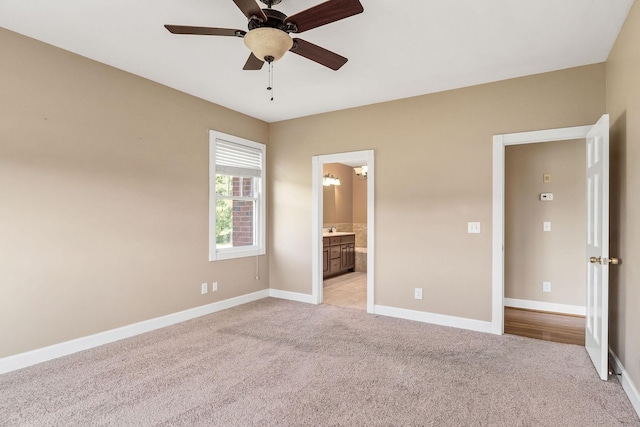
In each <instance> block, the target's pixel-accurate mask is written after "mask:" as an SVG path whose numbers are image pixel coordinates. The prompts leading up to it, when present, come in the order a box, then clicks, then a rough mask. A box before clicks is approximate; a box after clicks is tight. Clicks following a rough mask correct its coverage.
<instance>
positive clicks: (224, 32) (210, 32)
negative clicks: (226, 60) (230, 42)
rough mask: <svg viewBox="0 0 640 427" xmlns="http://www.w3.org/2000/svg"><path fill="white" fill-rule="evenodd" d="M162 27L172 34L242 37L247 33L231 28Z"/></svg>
mask: <svg viewBox="0 0 640 427" xmlns="http://www.w3.org/2000/svg"><path fill="white" fill-rule="evenodd" d="M164 27H165V28H166V29H167V30H169V32H171V33H173V34H197V35H203V36H231V37H244V35H245V34H246V33H247V32H246V31H242V30H234V29H232V28H212V27H190V26H187V25H165V26H164Z"/></svg>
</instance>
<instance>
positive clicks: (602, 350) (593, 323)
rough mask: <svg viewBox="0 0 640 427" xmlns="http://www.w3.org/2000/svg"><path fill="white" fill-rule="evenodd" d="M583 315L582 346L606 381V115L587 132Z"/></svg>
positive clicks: (607, 203) (607, 206) (607, 345)
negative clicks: (583, 332) (584, 296)
mask: <svg viewBox="0 0 640 427" xmlns="http://www.w3.org/2000/svg"><path fill="white" fill-rule="evenodd" d="M586 261H587V315H586V319H585V322H586V328H585V346H586V348H587V352H588V353H589V356H590V357H591V360H592V361H593V364H594V366H595V368H596V370H597V371H598V374H599V375H600V378H602V379H603V380H607V377H608V369H607V361H608V358H607V355H608V350H609V329H608V327H609V263H610V262H611V263H617V260H616V259H615V258H614V259H609V115H608V114H605V115H604V116H602V117H601V118H600V120H598V122H597V123H596V124H595V125H593V127H592V128H591V130H590V131H589V133H588V134H587V260H586Z"/></svg>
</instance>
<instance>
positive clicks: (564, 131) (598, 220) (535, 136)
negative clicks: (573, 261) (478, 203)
mask: <svg viewBox="0 0 640 427" xmlns="http://www.w3.org/2000/svg"><path fill="white" fill-rule="evenodd" d="M582 138H586V140H587V144H586V146H587V165H586V166H587V251H586V264H587V300H586V316H585V347H586V349H587V352H588V353H589V356H590V357H591V360H592V361H593V364H594V366H595V368H596V371H597V372H598V375H600V378H602V379H603V380H607V379H608V369H607V367H608V366H607V365H608V357H607V356H608V351H609V265H611V264H618V259H616V258H610V257H609V115H608V114H605V115H603V116H602V117H601V118H600V120H598V122H597V123H596V124H595V125H593V126H577V127H571V128H559V129H546V130H539V131H530V132H519V133H510V134H503V135H494V136H493V223H492V225H493V258H492V275H493V284H492V286H493V290H492V321H491V330H492V332H493V333H495V334H503V333H504V190H505V174H504V170H505V164H504V160H505V147H506V146H509V145H519V144H534V143H539V142H548V141H562V140H570V139H582Z"/></svg>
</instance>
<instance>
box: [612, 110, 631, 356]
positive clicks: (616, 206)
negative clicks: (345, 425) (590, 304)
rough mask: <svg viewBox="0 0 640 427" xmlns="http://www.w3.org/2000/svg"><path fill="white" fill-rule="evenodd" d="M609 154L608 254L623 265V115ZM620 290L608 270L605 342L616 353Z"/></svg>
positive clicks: (621, 332) (615, 272)
mask: <svg viewBox="0 0 640 427" xmlns="http://www.w3.org/2000/svg"><path fill="white" fill-rule="evenodd" d="M609 152H610V158H609V253H610V254H611V256H615V257H618V258H620V259H621V260H622V263H624V255H625V254H624V253H622V248H623V245H622V239H623V236H622V233H621V232H620V230H622V229H627V227H626V226H625V225H624V224H622V212H624V211H625V210H626V209H625V207H623V206H622V194H623V193H624V192H625V191H626V190H625V189H626V186H627V181H626V176H627V168H626V163H625V161H624V160H625V159H626V158H627V113H626V111H625V112H624V113H623V114H622V115H620V117H619V118H618V120H616V122H615V123H613V124H612V125H611V128H610V129H609ZM623 289H624V287H622V286H621V285H620V268H611V269H609V330H610V331H615V333H612V334H609V342H610V344H611V346H612V347H613V348H616V349H620V342H619V337H624V336H625V325H624V324H618V321H619V320H620V316H618V307H621V306H623V305H624V301H625V299H626V295H624V294H623V293H622V292H623ZM618 351H620V350H618Z"/></svg>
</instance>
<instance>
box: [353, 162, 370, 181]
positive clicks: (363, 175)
mask: <svg viewBox="0 0 640 427" xmlns="http://www.w3.org/2000/svg"><path fill="white" fill-rule="evenodd" d="M353 170H354V171H355V172H356V176H357V177H358V178H359V179H367V173H368V168H367V165H364V166H360V167H357V168H353Z"/></svg>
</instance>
